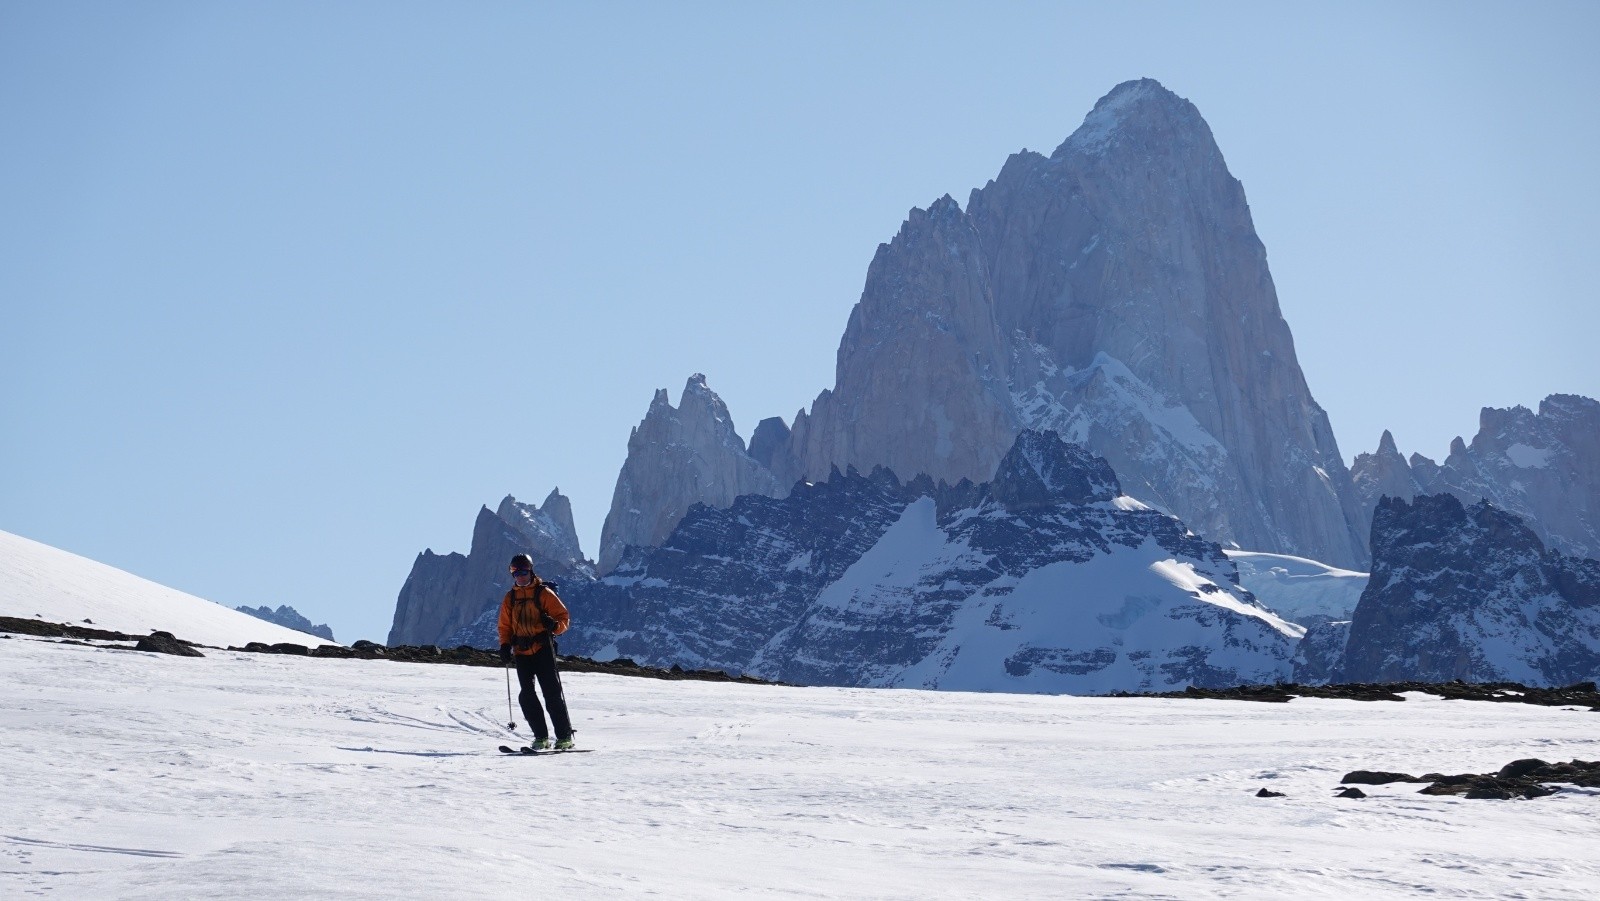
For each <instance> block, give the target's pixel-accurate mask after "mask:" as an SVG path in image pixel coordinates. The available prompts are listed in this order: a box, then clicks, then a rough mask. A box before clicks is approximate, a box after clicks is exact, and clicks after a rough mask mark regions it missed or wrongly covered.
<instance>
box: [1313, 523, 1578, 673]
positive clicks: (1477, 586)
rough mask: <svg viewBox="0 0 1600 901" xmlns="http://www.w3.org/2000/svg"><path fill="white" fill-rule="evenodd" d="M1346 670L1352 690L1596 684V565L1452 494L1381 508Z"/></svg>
mask: <svg viewBox="0 0 1600 901" xmlns="http://www.w3.org/2000/svg"><path fill="white" fill-rule="evenodd" d="M1372 553H1373V566H1372V576H1371V580H1370V581H1369V582H1368V584H1367V589H1366V591H1365V592H1363V593H1362V595H1361V602H1360V603H1359V604H1358V605H1357V606H1356V610H1355V614H1354V616H1353V617H1352V620H1351V623H1350V628H1349V638H1348V641H1347V643H1346V645H1345V651H1344V657H1343V662H1342V668H1341V669H1340V670H1339V671H1338V672H1337V673H1335V674H1333V676H1334V678H1337V679H1340V680H1349V681H1357V682H1394V681H1402V680H1422V681H1431V682H1445V681H1450V680H1453V679H1460V680H1463V681H1466V682H1501V681H1512V682H1522V683H1525V684H1529V685H1542V686H1550V685H1567V684H1571V683H1575V682H1580V681H1585V680H1593V679H1594V678H1595V677H1596V675H1600V561H1596V560H1592V559H1581V558H1576V557H1568V556H1565V555H1563V554H1560V553H1558V552H1555V551H1548V550H1546V549H1545V547H1544V544H1543V543H1542V542H1541V541H1540V540H1539V537H1538V536H1537V535H1536V534H1534V532H1533V530H1532V529H1530V528H1529V527H1528V526H1527V525H1526V524H1524V523H1523V521H1522V520H1521V519H1519V518H1518V517H1516V516H1513V515H1512V514H1510V513H1507V512H1506V511H1504V510H1501V509H1499V508H1497V507H1495V506H1493V505H1492V504H1490V503H1488V502H1480V503H1477V504H1474V505H1472V506H1471V507H1463V506H1462V505H1461V502H1460V501H1459V500H1457V499H1456V498H1455V497H1454V496H1453V495H1450V494H1437V495H1418V496H1417V497H1416V498H1414V499H1413V500H1412V501H1410V502H1407V501H1404V500H1399V499H1395V498H1384V499H1383V500H1381V501H1379V503H1378V507H1377V511H1376V513H1375V514H1374V516H1373V522H1372Z"/></svg>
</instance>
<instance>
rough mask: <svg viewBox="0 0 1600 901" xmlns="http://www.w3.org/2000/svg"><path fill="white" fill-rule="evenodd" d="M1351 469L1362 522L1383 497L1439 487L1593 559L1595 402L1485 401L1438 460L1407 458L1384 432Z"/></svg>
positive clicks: (1598, 492) (1563, 397)
mask: <svg viewBox="0 0 1600 901" xmlns="http://www.w3.org/2000/svg"><path fill="white" fill-rule="evenodd" d="M1351 474H1352V477H1353V479H1354V482H1355V486H1356V493H1357V495H1358V496H1359V498H1360V502H1361V506H1362V519H1363V521H1364V522H1366V523H1367V524H1368V525H1370V524H1371V522H1372V514H1373V512H1374V511H1375V510H1376V509H1377V505H1378V500H1379V499H1380V498H1382V497H1385V496H1387V497H1395V498H1400V499H1402V500H1410V499H1411V498H1413V497H1416V496H1417V495H1419V494H1439V493H1441V492H1446V493H1449V494H1453V495H1455V496H1456V497H1457V498H1458V499H1460V500H1461V502H1462V503H1464V504H1472V503H1476V502H1478V501H1480V500H1487V501H1489V502H1490V503H1492V504H1494V505H1495V506H1496V507H1499V508H1500V509H1502V510H1505V511H1507V512H1509V513H1512V514H1515V515H1516V516H1519V517H1521V518H1522V520H1523V521H1524V522H1525V523H1526V524H1527V525H1528V527H1529V528H1531V529H1533V531H1534V532H1535V533H1536V534H1537V535H1538V536H1539V538H1540V539H1541V540H1542V541H1544V543H1545V544H1546V545H1548V546H1549V547H1550V548H1551V549H1553V550H1557V551H1560V552H1561V553H1563V554H1568V555H1570V556H1576V557H1591V558H1594V557H1600V401H1595V400H1593V399H1591V398H1587V397H1582V396H1579V395H1575V394H1552V395H1550V396H1548V397H1546V398H1545V399H1544V400H1543V401H1541V402H1540V403H1539V411H1538V412H1537V413H1535V412H1533V411H1531V410H1529V409H1528V408H1526V407H1521V406H1515V407H1510V408H1506V409H1497V408H1494V407H1484V408H1483V410H1482V412H1481V413H1480V414H1479V418H1478V433H1477V434H1476V435H1475V436H1473V439H1472V443H1471V444H1468V443H1466V442H1465V441H1463V440H1461V439H1460V438H1459V437H1458V438H1456V439H1455V440H1454V441H1453V442H1451V444H1450V455H1449V456H1448V457H1446V458H1445V461H1444V464H1443V465H1440V464H1438V463H1435V462H1434V461H1433V460H1431V459H1429V458H1427V457H1424V456H1422V455H1421V454H1412V455H1411V458H1410V460H1407V459H1406V458H1404V457H1402V456H1401V455H1400V451H1399V449H1398V448H1396V447H1395V443H1394V438H1393V436H1392V435H1390V434H1389V433H1388V432H1387V431H1385V432H1384V433H1383V437H1382V439H1381V440H1380V441H1379V443H1378V450H1377V452H1376V453H1372V454H1361V455H1359V456H1357V457H1356V460H1355V463H1354V465H1353V466H1352V467H1351Z"/></svg>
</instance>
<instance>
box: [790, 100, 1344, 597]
mask: <svg viewBox="0 0 1600 901" xmlns="http://www.w3.org/2000/svg"><path fill="white" fill-rule="evenodd" d="M1025 429H1038V430H1046V429H1048V430H1054V431H1056V432H1058V433H1060V434H1061V435H1062V436H1064V437H1066V438H1068V439H1069V440H1072V441H1075V442H1078V443H1082V444H1084V445H1085V446H1086V447H1087V448H1088V449H1089V450H1090V451H1092V452H1093V453H1095V454H1097V455H1099V456H1103V457H1105V458H1106V459H1107V460H1108V461H1109V462H1110V465H1111V467H1112V468H1113V469H1114V470H1115V471H1116V473H1117V474H1118V476H1119V477H1120V479H1121V484H1122V486H1123V488H1124V490H1126V491H1128V493H1129V494H1131V495H1133V496H1135V497H1137V498H1139V499H1141V500H1143V501H1146V502H1147V503H1151V504H1154V505H1158V506H1160V507H1162V508H1164V509H1166V510H1170V511H1171V512H1173V513H1174V514H1176V515H1178V516H1180V517H1181V518H1183V520H1184V521H1185V522H1186V523H1188V524H1189V525H1190V526H1191V527H1192V528H1194V529H1196V530H1197V531H1199V532H1201V533H1202V534H1206V535H1209V536H1212V537H1214V538H1217V539H1219V540H1222V541H1224V542H1227V543H1231V544H1234V545H1237V546H1243V547H1249V548H1252V549H1256V550H1264V551H1275V552H1280V553H1289V554H1296V555H1300V556H1305V557H1311V558H1314V559H1318V560H1324V561H1328V562H1330V563H1334V564H1338V565H1342V566H1355V567H1359V566H1361V565H1363V564H1364V562H1365V560H1366V552H1365V541H1364V540H1363V539H1362V525H1361V519H1360V517H1361V510H1360V506H1359V503H1358V501H1357V498H1356V495H1355V493H1354V491H1353V489H1352V486H1351V484H1350V477H1349V471H1348V469H1347V467H1346V466H1345V464H1344V462H1343V460H1342V458H1341V456H1340V454H1339V452H1338V446H1337V444H1336V443H1335V441H1334V438H1333V432H1332V429H1331V428H1330V427H1329V425H1328V421H1327V416H1326V415H1325V414H1324V412H1323V411H1322V409H1321V408H1320V407H1319V406H1317V404H1316V402H1315V400H1314V399H1313V398H1312V396H1311V392H1310V390H1309V388H1308V387H1307V386H1306V383H1305V378H1304V376H1303V374H1302V373H1301V370H1300V367H1299V363H1298V361H1297V358H1296V355H1295V349H1294V341H1293V338H1292V337H1291V335H1290V333H1289V328H1288V325H1287V324H1286V323H1285V322H1284V320H1283V316H1282V313H1281V311H1280V309H1279V307H1278V302H1277V296H1276V293H1275V290H1274V288H1273V285H1272V277H1271V274H1270V272H1269V271H1268V269H1267V264H1266V252H1265V249H1264V248H1263V247H1262V245H1261V242H1260V240H1259V239H1258V238H1257V236H1256V234H1255V229H1254V226H1253V223H1252V221H1251V217H1250V210H1249V205H1248V204H1247V203H1246V201H1245V197H1244V191H1243V188H1242V187H1241V186H1240V185H1239V182H1238V181H1237V180H1236V179H1234V178H1233V176H1232V175H1231V173H1229V171H1228V169H1227V165H1226V163H1225V161H1224V160H1223V158H1222V154H1221V152H1220V150H1218V148H1217V146H1216V143H1215V141H1214V140H1213V138H1212V135H1211V132H1210V129H1209V128H1208V127H1207V126H1206V125H1205V121H1204V119H1203V118H1201V117H1200V115H1199V112H1198V110H1196V109H1195V108H1194V106H1193V104H1191V103H1189V102H1188V101H1187V100H1183V99H1182V98H1180V97H1178V96H1177V95H1175V94H1173V93H1172V92H1171V91H1168V90H1167V89H1166V88H1164V87H1162V86H1161V85H1159V84H1158V83H1156V82H1154V81H1151V80H1148V79H1146V80H1141V81H1135V82H1128V83H1125V84H1123V85H1119V86H1118V87H1117V88H1116V89H1115V90H1113V91H1112V92H1111V93H1110V94H1108V95H1107V96H1106V97H1105V98H1104V99H1103V100H1102V101H1101V102H1100V103H1099V104H1097V105H1096V108H1095V110H1093V111H1092V112H1090V114H1089V115H1088V116H1087V117H1086V118H1085V121H1084V124H1083V126H1081V127H1080V128H1079V129H1078V130H1077V131H1076V132H1074V134H1073V136H1072V137H1070V138H1068V139H1067V140H1066V141H1065V142H1064V143H1063V144H1062V145H1061V146H1060V147H1059V148H1057V150H1056V151H1055V153H1054V154H1053V155H1052V156H1050V157H1045V156H1042V155H1040V154H1037V153H1030V152H1023V153H1018V154H1015V155H1013V156H1012V157H1011V158H1010V159H1008V160H1007V161H1006V163H1005V166H1004V167H1003V168H1002V170H1001V172H1000V174H999V175H998V176H997V177H996V178H995V179H994V180H993V181H991V182H989V183H988V184H987V185H986V186H984V187H983V188H981V189H978V190H975V191H973V192H972V195H971V197H970V199H969V200H968V202H967V206H966V209H965V211H963V210H962V209H961V207H960V205H959V204H957V203H956V202H955V201H954V200H953V199H951V198H949V197H948V196H946V197H941V198H940V199H939V200H937V201H935V202H934V203H933V204H931V205H930V206H929V208H928V209H927V210H920V209H915V210H912V211H911V213H910V215H909V216H908V217H907V219H906V221H905V223H904V224H903V225H902V227H901V228H900V230H899V233H898V234H896V235H895V237H894V239H893V240H891V241H890V242H889V243H887V244H882V245H880V246H879V248H878V252H877V254H876V255H875V256H874V258H873V260H872V264H871V265H870V266H869V267H868V271H867V278H866V284H865V287H864V289H863V291H862V294H861V298H860V301H859V302H858V303H857V304H856V306H855V308H854V309H853V310H852V311H851V313H850V318H849V321H848V323H847V325H846V328H845V333H844V336H843V338H842V339H841V341H840V344H839V352H838V360H837V367H836V374H835V384H834V386H833V387H832V388H831V389H828V390H825V391H823V392H821V393H820V394H819V395H818V396H817V398H816V400H815V402H814V403H813V404H812V406H811V409H810V410H809V411H802V412H801V414H800V415H797V416H796V417H795V420H794V424H793V427H792V428H791V429H790V434H789V444H788V447H787V448H780V447H774V446H772V443H764V445H763V451H762V456H763V458H764V459H771V460H774V461H780V465H782V466H784V467H793V468H792V469H787V468H786V469H785V470H783V471H776V470H775V473H776V475H777V477H778V481H779V483H780V484H785V485H787V484H791V483H792V482H793V481H794V480H796V479H817V478H821V477H822V476H823V475H824V474H826V473H827V472H828V471H829V469H830V468H831V467H833V466H835V465H838V466H846V465H853V466H856V467H858V468H862V469H866V468H870V467H872V466H875V465H879V464H881V465H885V466H888V467H890V468H891V469H893V470H894V471H896V472H911V473H915V472H920V473H926V474H928V475H929V476H930V477H932V478H935V479H939V480H943V481H947V482H951V483H954V482H956V481H959V480H960V479H963V478H965V479H970V480H974V481H979V480H984V479H987V478H988V477H989V475H990V474H991V473H992V472H993V471H994V469H995V467H996V466H997V465H998V464H999V462H1000V459H1001V458H1002V457H1003V456H1004V454H1005V453H1006V451H1007V450H1009V449H1010V447H1011V444H1012V441H1013V440H1014V439H1015V438H1016V436H1017V435H1018V434H1019V433H1021V432H1022V431H1023V430H1025ZM769 437H772V436H769Z"/></svg>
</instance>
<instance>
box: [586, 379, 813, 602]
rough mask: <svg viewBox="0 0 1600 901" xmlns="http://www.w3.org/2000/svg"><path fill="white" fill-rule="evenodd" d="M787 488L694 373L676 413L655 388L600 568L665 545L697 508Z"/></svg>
mask: <svg viewBox="0 0 1600 901" xmlns="http://www.w3.org/2000/svg"><path fill="white" fill-rule="evenodd" d="M779 425H781V423H779ZM769 449H770V443H769ZM769 459H770V457H769ZM787 488H788V486H787V485H783V486H780V484H779V482H778V480H777V478H776V477H774V475H773V473H772V472H771V471H770V470H769V469H767V467H765V466H763V465H762V464H760V463H758V462H756V460H755V459H754V458H752V457H751V456H750V454H749V452H747V451H746V450H745V446H744V441H743V440H742V439H740V437H739V435H738V433H737V432H735V431H734V428H733V419H732V418H731V417H730V416H729V415H728V408H727V406H726V405H724V404H723V403H722V398H720V397H718V396H717V395H716V393H715V392H713V391H712V390H711V389H710V388H708V387H706V377H705V376H703V375H700V374H695V375H693V376H691V377H690V378H689V382H688V384H687V385H685V386H684V389H683V396H682V398H681V399H680V401H679V403H678V407H677V408H676V409H674V408H673V406H672V405H671V403H669V402H668V400H667V392H666V391H665V390H661V391H657V392H656V395H655V399H654V400H652V401H651V403H650V409H649V411H648V412H646V413H645V417H644V421H643V422H641V423H639V425H638V426H637V427H636V428H635V429H634V430H633V433H632V434H631V435H629V436H628V457H627V460H626V461H624V462H623V464H622V472H621V473H619V474H618V475H617V487H616V491H615V492H614V493H613V494H612V497H611V512H609V513H608V514H606V521H605V526H604V528H603V529H602V531H601V534H600V571H601V572H609V571H610V570H611V569H613V568H614V567H615V566H616V565H617V563H618V562H619V561H620V560H621V559H622V553H623V551H624V550H625V549H626V548H627V547H628V546H630V545H639V546H646V547H653V546H655V545H658V544H660V543H661V542H662V541H665V540H666V537H667V536H668V535H670V534H671V533H672V529H673V527H674V526H676V525H677V524H678V521H679V520H680V519H682V518H683V514H684V513H686V512H688V510H689V508H690V507H691V506H693V505H694V504H697V503H701V504H709V505H711V506H713V507H727V506H728V505H729V504H731V503H733V499H734V498H736V497H739V496H740V495H745V494H760V495H764V496H768V497H776V496H781V495H782V494H784V493H786V491H787Z"/></svg>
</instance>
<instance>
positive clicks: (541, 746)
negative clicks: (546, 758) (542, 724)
mask: <svg viewBox="0 0 1600 901" xmlns="http://www.w3.org/2000/svg"><path fill="white" fill-rule="evenodd" d="M528 747H530V748H532V749H534V750H535V751H548V750H550V739H548V738H536V739H534V740H533V744H531V745H529V746H528Z"/></svg>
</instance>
